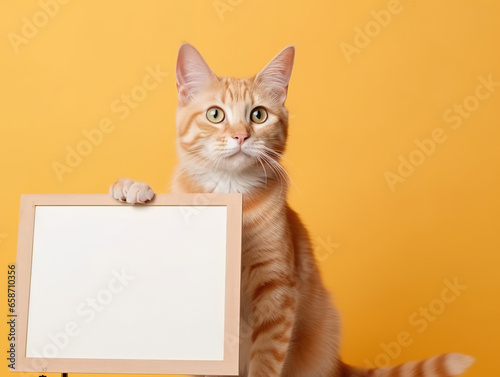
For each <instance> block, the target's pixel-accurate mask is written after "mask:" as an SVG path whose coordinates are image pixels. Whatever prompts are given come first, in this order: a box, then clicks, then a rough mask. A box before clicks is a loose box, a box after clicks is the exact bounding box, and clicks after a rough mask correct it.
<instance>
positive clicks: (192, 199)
mask: <svg viewBox="0 0 500 377" xmlns="http://www.w3.org/2000/svg"><path fill="white" fill-rule="evenodd" d="M38 206H130V204H127V203H123V202H119V201H117V200H115V199H113V198H112V197H111V196H110V195H108V194H77V195H73V194H40V195H38V194H34V195H31V194H30V195H22V197H21V209H20V219H19V237H18V251H17V266H16V269H17V287H16V294H17V298H16V301H17V302H16V304H17V305H16V310H15V314H16V315H17V317H16V322H17V329H16V331H17V337H16V338H17V342H16V347H15V349H16V353H15V354H16V363H15V369H11V371H13V372H16V371H19V372H60V373H68V372H69V373H71V372H73V373H131V374H190V375H238V373H239V372H238V358H239V351H238V348H239V312H240V278H241V277H240V275H241V226H242V196H241V195H240V194H156V196H155V197H154V199H153V200H152V201H151V202H148V203H147V204H144V205H139V206H193V207H194V208H199V207H202V206H226V207H227V228H226V267H225V268H226V275H225V279H226V280H225V283H226V284H225V303H224V308H225V309H224V310H225V313H224V358H223V360H144V359H138V360H129V359H127V360H124V359H111V360H109V359H80V358H78V359H70V358H33V357H27V356H26V346H27V329H28V310H29V300H30V282H31V272H32V271H31V267H32V258H33V237H34V223H35V210H36V208H37V207H38ZM136 206H138V205H136Z"/></svg>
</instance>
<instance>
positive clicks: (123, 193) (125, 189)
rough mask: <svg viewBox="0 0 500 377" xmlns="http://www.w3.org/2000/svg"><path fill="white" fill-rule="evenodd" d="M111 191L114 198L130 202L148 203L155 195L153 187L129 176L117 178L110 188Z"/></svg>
mask: <svg viewBox="0 0 500 377" xmlns="http://www.w3.org/2000/svg"><path fill="white" fill-rule="evenodd" d="M109 193H110V194H111V196H112V197H113V198H115V199H118V200H119V201H121V202H127V203H130V204H136V203H146V202H147V201H149V200H151V199H153V197H154V196H155V193H154V191H153V189H152V188H151V186H149V185H148V184H147V183H144V182H138V181H133V180H131V179H128V178H121V179H119V180H117V181H116V182H115V183H114V184H113V185H112V186H111V187H110V188H109Z"/></svg>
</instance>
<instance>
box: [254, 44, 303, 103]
mask: <svg viewBox="0 0 500 377" xmlns="http://www.w3.org/2000/svg"><path fill="white" fill-rule="evenodd" d="M294 56H295V47H293V46H288V47H286V48H285V49H283V50H282V51H281V52H280V53H279V54H278V55H276V56H275V57H274V59H273V60H271V61H270V62H269V64H267V65H266V66H265V67H264V69H263V70H262V71H260V72H259V73H258V74H257V76H256V77H255V83H256V84H257V85H259V86H260V85H262V86H264V87H265V88H266V89H267V90H268V91H269V92H270V93H271V94H272V95H273V96H275V97H276V100H277V101H279V102H280V105H282V104H283V103H284V102H285V99H286V94H287V90H288V82H289V81H290V76H291V75H292V67H293V58H294Z"/></svg>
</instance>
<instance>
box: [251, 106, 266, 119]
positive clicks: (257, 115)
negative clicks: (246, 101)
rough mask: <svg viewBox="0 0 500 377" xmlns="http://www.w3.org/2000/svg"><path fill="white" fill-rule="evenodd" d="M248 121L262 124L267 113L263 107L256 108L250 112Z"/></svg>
mask: <svg viewBox="0 0 500 377" xmlns="http://www.w3.org/2000/svg"><path fill="white" fill-rule="evenodd" d="M250 119H252V122H254V123H264V122H265V121H266V119H267V111H266V109H264V108H263V107H256V108H255V109H253V110H252V114H251V115H250Z"/></svg>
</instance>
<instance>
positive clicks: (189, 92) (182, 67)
mask: <svg viewBox="0 0 500 377" xmlns="http://www.w3.org/2000/svg"><path fill="white" fill-rule="evenodd" d="M176 76H177V96H178V97H179V101H181V102H182V103H188V102H189V101H190V100H191V99H192V98H193V96H194V95H195V94H196V93H197V92H199V91H200V90H202V89H203V88H204V87H205V86H207V85H208V84H209V83H210V82H211V81H212V80H215V79H216V78H217V76H215V74H214V73H213V72H212V70H211V69H210V67H209V66H208V64H207V63H206V62H205V60H204V59H203V57H202V56H201V54H200V53H199V52H198V50H197V49H195V48H194V47H193V46H191V45H190V44H189V43H184V44H182V45H181V47H180V48H179V54H178V56H177V69H176Z"/></svg>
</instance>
